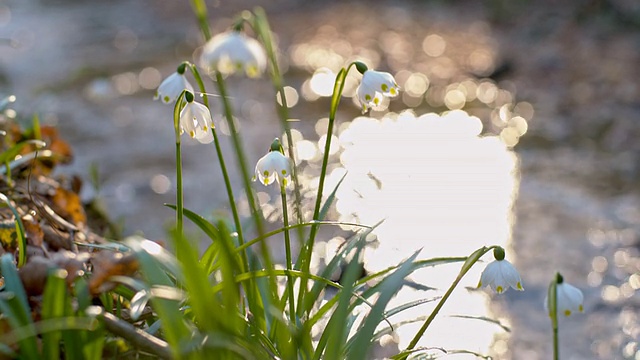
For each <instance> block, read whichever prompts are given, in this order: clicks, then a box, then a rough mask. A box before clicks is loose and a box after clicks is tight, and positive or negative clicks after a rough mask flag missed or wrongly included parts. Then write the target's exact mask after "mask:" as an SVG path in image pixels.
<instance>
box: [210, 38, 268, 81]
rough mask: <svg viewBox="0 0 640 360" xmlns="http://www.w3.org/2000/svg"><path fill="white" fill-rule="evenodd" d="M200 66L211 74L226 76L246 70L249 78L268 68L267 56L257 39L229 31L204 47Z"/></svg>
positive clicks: (260, 73)
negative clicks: (216, 73) (218, 73)
mask: <svg viewBox="0 0 640 360" xmlns="http://www.w3.org/2000/svg"><path fill="white" fill-rule="evenodd" d="M200 66H202V67H203V68H205V69H207V71H209V72H210V73H211V72H213V71H219V72H221V73H222V74H225V75H226V74H233V73H235V72H236V71H239V70H240V71H241V70H244V72H245V73H246V74H247V76H249V77H251V78H255V77H259V76H260V75H262V73H263V72H264V70H265V68H266V67H267V56H266V54H265V51H264V48H263V47H262V45H260V43H259V42H258V41H257V40H256V39H253V38H250V37H247V36H246V35H244V34H243V33H240V32H238V31H227V32H224V33H222V34H218V35H216V36H214V37H213V38H211V40H209V41H208V42H207V43H206V44H205V45H204V48H203V50H202V55H200Z"/></svg>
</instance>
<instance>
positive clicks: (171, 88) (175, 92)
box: [153, 72, 193, 104]
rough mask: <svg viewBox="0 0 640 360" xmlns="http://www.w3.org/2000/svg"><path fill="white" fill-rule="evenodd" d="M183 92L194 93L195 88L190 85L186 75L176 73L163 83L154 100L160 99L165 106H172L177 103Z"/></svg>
mask: <svg viewBox="0 0 640 360" xmlns="http://www.w3.org/2000/svg"><path fill="white" fill-rule="evenodd" d="M183 90H188V91H191V92H193V86H191V84H189V81H188V80H187V78H186V77H185V76H184V73H182V74H181V73H179V72H174V73H173V74H171V75H169V76H168V77H167V78H166V79H164V81H162V83H161V84H160V86H159V87H158V90H157V91H156V96H154V97H153V99H154V100H157V99H160V100H161V101H162V102H163V103H165V104H171V103H174V102H175V101H176V99H177V98H178V96H180V94H182V91H183Z"/></svg>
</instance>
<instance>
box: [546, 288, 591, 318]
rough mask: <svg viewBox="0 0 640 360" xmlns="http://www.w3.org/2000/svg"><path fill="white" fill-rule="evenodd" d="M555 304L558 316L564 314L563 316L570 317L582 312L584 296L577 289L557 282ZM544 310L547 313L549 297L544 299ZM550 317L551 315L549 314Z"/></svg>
mask: <svg viewBox="0 0 640 360" xmlns="http://www.w3.org/2000/svg"><path fill="white" fill-rule="evenodd" d="M556 294H557V299H558V300H557V303H556V308H557V311H558V314H564V316H570V315H571V314H573V313H575V312H583V311H584V306H583V301H584V295H582V291H580V289H578V288H577V287H575V286H573V285H571V284H567V283H566V282H564V281H563V282H559V283H558V285H557V286H556ZM544 309H545V310H546V311H547V312H549V295H547V297H545V299H544ZM549 316H551V314H549Z"/></svg>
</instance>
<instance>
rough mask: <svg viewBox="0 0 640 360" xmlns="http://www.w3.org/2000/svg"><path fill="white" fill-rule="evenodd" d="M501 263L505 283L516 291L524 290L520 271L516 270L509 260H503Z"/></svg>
mask: <svg viewBox="0 0 640 360" xmlns="http://www.w3.org/2000/svg"><path fill="white" fill-rule="evenodd" d="M499 263H500V270H501V272H502V277H503V279H504V281H505V283H506V284H507V285H508V286H511V287H512V288H514V289H516V290H524V289H523V288H522V279H520V274H518V270H516V268H515V267H514V266H513V265H512V264H511V263H510V262H509V261H507V260H502V261H500V262H499Z"/></svg>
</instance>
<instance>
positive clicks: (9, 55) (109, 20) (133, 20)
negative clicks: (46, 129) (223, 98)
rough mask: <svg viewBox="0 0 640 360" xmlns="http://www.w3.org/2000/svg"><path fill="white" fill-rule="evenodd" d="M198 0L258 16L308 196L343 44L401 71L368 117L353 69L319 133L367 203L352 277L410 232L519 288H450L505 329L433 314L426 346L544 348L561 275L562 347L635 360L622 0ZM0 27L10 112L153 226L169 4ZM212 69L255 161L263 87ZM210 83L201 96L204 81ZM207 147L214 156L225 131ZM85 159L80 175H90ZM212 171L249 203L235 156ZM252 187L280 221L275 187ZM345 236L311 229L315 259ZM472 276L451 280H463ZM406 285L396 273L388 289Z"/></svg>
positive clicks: (632, 51)
mask: <svg viewBox="0 0 640 360" xmlns="http://www.w3.org/2000/svg"><path fill="white" fill-rule="evenodd" d="M207 3H208V5H209V12H210V13H209V15H210V19H211V26H212V28H213V29H214V32H220V31H224V30H225V29H226V28H227V27H228V26H229V25H230V23H231V21H232V17H233V16H235V15H237V14H238V12H240V11H242V10H244V9H251V8H253V7H254V6H257V5H259V6H262V7H263V8H264V9H265V10H266V12H267V15H268V16H269V20H270V24H271V27H272V30H273V31H274V32H275V34H276V36H277V41H278V45H279V48H280V50H281V54H280V61H281V66H282V69H283V70H284V71H285V81H286V83H287V85H288V86H289V87H288V88H287V90H286V92H287V93H286V95H287V98H288V102H289V105H290V106H291V109H290V115H291V121H292V127H293V128H294V129H295V131H294V135H295V138H296V140H297V142H298V158H299V166H300V169H301V172H302V177H303V183H304V184H305V186H306V187H307V188H308V189H311V190H312V191H310V195H312V193H313V192H314V191H313V189H314V186H315V187H317V179H316V177H317V175H318V172H319V171H318V169H319V164H320V159H321V156H322V153H321V150H320V149H322V148H323V145H324V141H325V139H326V124H327V119H326V117H327V116H328V109H329V100H328V98H327V97H328V96H330V93H331V86H332V81H333V80H334V77H335V72H337V71H338V70H339V69H340V68H341V67H342V66H344V65H346V64H347V63H348V62H349V61H353V60H362V61H364V62H365V63H367V64H368V65H369V67H370V68H375V69H379V70H383V71H389V72H391V73H392V74H394V76H395V77H396V79H397V80H398V83H399V85H400V86H401V87H402V89H403V91H402V92H401V95H400V96H399V97H398V98H396V99H393V100H392V101H391V102H390V104H389V108H388V109H387V110H384V111H372V112H371V113H370V114H367V116H366V117H365V116H362V115H361V114H360V109H359V107H358V106H357V105H356V104H355V103H354V102H353V101H352V95H353V93H354V90H355V86H356V85H357V81H358V80H359V75H356V74H353V76H351V77H350V78H349V82H348V83H347V86H346V89H345V97H344V98H343V101H342V104H341V107H340V111H339V113H338V117H337V131H336V133H335V134H334V136H335V138H334V139H333V141H332V144H333V145H334V146H332V149H331V159H332V165H331V167H330V176H329V185H327V186H328V188H332V187H331V186H332V184H335V183H336V182H337V181H338V180H339V179H340V178H341V177H342V175H343V174H345V173H346V174H347V176H346V178H345V183H344V184H343V185H342V186H341V188H340V191H339V192H338V194H337V198H338V200H337V202H336V208H335V210H334V212H333V213H332V215H331V216H332V218H334V219H340V220H343V221H358V222H361V223H363V224H368V225H371V224H374V223H377V222H378V221H380V220H381V219H386V220H385V222H384V223H383V225H382V226H381V227H380V228H378V229H377V231H376V237H375V239H372V246H371V249H369V250H368V251H367V254H366V259H365V260H366V263H365V268H366V270H367V271H375V270H377V269H380V268H384V267H386V266H389V265H391V264H393V263H396V262H397V261H399V260H401V259H403V258H405V257H407V256H409V255H410V254H411V253H413V252H414V251H415V250H416V249H418V248H423V250H422V257H423V258H428V257H435V256H443V255H444V256H464V255H468V254H469V253H470V252H471V251H472V250H473V249H475V248H477V247H479V246H482V245H491V244H500V245H502V246H505V247H506V248H507V259H508V260H510V261H512V262H513V263H514V264H515V265H516V267H518V269H519V270H520V271H521V275H522V277H523V282H524V287H525V290H526V291H525V292H515V291H511V290H510V291H508V292H507V293H506V294H504V295H502V296H488V295H487V294H486V292H483V291H469V292H467V291H465V290H464V289H459V290H458V291H457V293H459V297H460V298H459V299H457V300H454V301H459V302H457V305H456V304H450V306H449V307H445V310H449V311H450V314H449V315H469V314H471V315H474V316H490V317H493V318H498V319H499V320H500V321H501V323H502V324H503V325H506V326H508V327H509V328H510V329H511V332H509V333H507V332H505V331H504V330H503V329H502V328H500V327H499V326H496V325H495V324H487V323H485V322H482V321H478V320H473V319H459V318H455V317H447V316H444V317H443V322H442V324H440V325H438V326H439V328H438V330H437V331H433V332H432V334H427V339H426V340H425V341H426V343H425V344H424V345H425V346H442V347H445V348H447V349H468V350H472V351H478V352H482V353H487V354H491V355H493V356H494V357H495V358H497V359H549V358H550V357H551V355H550V354H551V334H550V324H549V321H548V318H547V317H546V315H544V310H543V309H542V302H543V299H544V295H545V293H546V288H547V286H548V283H549V281H550V280H551V278H552V276H553V274H554V273H555V272H556V271H560V272H561V273H562V274H563V275H564V277H565V280H566V281H567V282H569V283H571V284H573V285H576V286H577V287H579V288H580V289H582V291H583V292H584V294H585V313H584V314H579V315H577V316H572V317H571V318H569V319H563V320H564V321H562V322H561V325H560V326H561V330H560V336H561V353H562V354H563V358H564V359H636V360H638V359H640V348H639V346H640V345H639V342H640V311H639V310H640V293H639V291H638V289H640V238H639V237H638V231H639V230H640V207H639V205H640V196H639V195H640V194H639V192H638V190H639V189H640V187H639V182H638V178H639V174H640V160H639V159H640V158H639V156H638V155H640V142H639V141H638V139H639V138H640V3H639V2H637V1H634V0H572V1H552V0H547V1H537V2H533V1H525V0H522V1H505V0H492V1H484V2H476V1H462V0H460V1H448V2H447V1H408V0H401V1H299V0H297V1H294V0H274V1H244V0H242V1H208V2H207ZM0 40H1V41H2V44H1V45H0V95H2V96H3V97H4V96H6V95H10V94H14V95H16V97H17V101H16V102H15V103H14V104H13V106H12V109H13V110H15V112H16V114H17V116H18V117H21V116H23V117H24V118H25V120H26V119H29V118H30V116H31V114H33V113H38V114H39V115H40V118H41V121H42V122H43V123H46V124H52V125H56V126H57V127H58V129H59V130H60V133H61V134H62V138H63V139H65V140H67V141H68V142H69V143H70V144H71V145H72V147H73V149H74V152H75V159H74V162H73V163H72V164H71V165H69V166H67V167H66V169H65V173H67V174H75V175H79V176H80V177H82V178H83V179H84V180H85V186H84V188H83V192H82V196H83V199H84V200H85V201H90V200H91V199H94V198H96V197H99V198H100V199H102V201H104V204H105V206H106V208H107V209H108V213H109V214H110V216H111V217H112V218H113V219H114V220H115V221H116V222H117V223H118V224H120V225H122V226H123V233H124V234H133V233H141V234H144V236H146V237H148V238H151V239H154V240H162V239H163V238H164V237H165V236H166V229H167V227H168V226H170V225H171V223H172V221H173V219H174V213H173V211H172V210H170V209H168V208H166V207H164V206H163V204H164V203H174V202H175V165H174V164H175V158H174V138H173V129H172V123H171V121H172V119H171V109H172V108H171V107H170V106H168V105H164V104H162V103H160V102H158V101H155V102H154V101H153V100H152V97H153V95H154V93H155V89H156V88H157V86H158V85H159V84H160V82H161V81H162V79H163V78H164V77H166V76H167V75H169V74H170V73H172V72H173V71H175V68H176V66H177V65H178V64H179V63H180V62H181V61H183V60H191V61H193V56H194V53H197V49H198V47H199V46H201V45H202V38H201V36H200V34H199V31H198V28H197V26H196V22H195V19H194V16H193V14H192V12H191V9H190V7H189V5H188V2H186V1H169V0H159V1H158V0H156V1H149V0H138V1H133V0H116V1H109V2H92V1H80V0H58V1H55V0H40V1H36V0H20V1H18V0H13V1H11V0H9V1H3V2H2V3H0ZM228 85H229V87H230V93H231V96H232V97H233V98H232V102H233V104H234V108H235V113H236V116H237V121H238V124H239V128H240V131H241V134H242V137H243V139H244V144H245V148H246V151H247V155H248V157H249V161H250V162H253V161H256V160H257V159H259V158H260V157H261V156H262V155H263V154H264V153H265V152H266V150H267V149H268V146H269V144H270V143H271V141H272V140H273V138H274V137H276V136H281V130H280V126H279V122H278V120H277V116H276V113H275V107H274V101H275V98H276V96H275V93H274V91H273V89H272V86H271V85H270V83H269V81H268V79H267V78H266V77H265V78H263V79H261V80H257V81H256V80H247V79H244V78H242V77H232V78H229V80H228ZM207 87H208V89H209V92H212V93H214V94H215V91H214V90H213V89H214V88H215V87H214V86H213V85H212V83H211V82H208V83H207ZM213 103H214V106H213V112H214V116H215V120H214V121H216V125H217V126H218V129H220V131H221V132H222V133H223V134H228V130H227V129H226V127H225V126H224V121H223V120H222V118H221V116H220V112H221V108H220V104H219V102H218V101H216V99H215V96H214V97H213ZM408 109H411V110H408ZM222 141H223V151H224V152H225V156H226V158H227V159H228V160H227V162H228V163H230V164H233V163H234V160H232V159H234V158H233V154H232V150H231V147H230V141H229V138H228V137H227V136H223V138H222ZM183 144H184V150H183V154H184V160H183V163H184V179H185V206H186V207H187V208H189V209H191V210H194V211H196V212H198V213H200V214H203V215H204V216H227V215H228V208H227V205H226V196H225V192H224V189H223V186H224V185H223V183H222V178H221V175H220V171H219V167H218V165H217V162H216V159H215V154H214V152H213V151H214V150H213V147H212V146H206V145H200V144H199V143H196V142H191V141H189V140H188V139H185V140H184V141H183ZM251 166H253V165H251ZM92 168H94V169H97V171H98V173H99V184H100V186H99V188H98V189H96V188H94V187H92V186H91V185H90V177H91V176H90V174H91V170H90V169H92ZM231 174H232V176H233V178H232V181H233V182H234V184H237V186H236V189H235V192H236V195H237V196H238V197H239V198H240V203H241V208H244V209H243V211H245V214H246V206H242V189H241V187H240V183H241V182H240V180H239V178H238V176H237V171H235V170H234V168H233V166H232V169H231ZM255 189H256V191H258V195H259V198H260V201H261V204H262V206H263V210H264V212H265V215H266V216H267V218H268V219H270V220H271V221H272V222H273V226H274V227H277V226H278V221H279V220H278V219H279V212H280V210H278V207H279V205H278V204H279V202H278V198H277V194H276V193H274V192H273V190H274V189H268V188H264V187H262V186H261V185H259V184H256V187H255ZM349 230H351V229H348V228H344V229H332V230H325V231H324V232H323V233H322V238H323V239H325V240H327V241H326V242H323V243H321V246H320V247H319V250H318V253H317V254H316V255H317V256H315V260H316V263H317V264H319V265H321V264H322V261H323V258H324V257H325V256H327V257H330V256H331V254H332V252H333V251H335V248H336V247H337V246H338V245H339V244H340V242H341V241H342V240H343V239H344V237H346V236H348V233H349ZM273 246H274V251H275V252H278V251H279V250H280V247H281V245H279V244H278V243H274V244H273ZM489 258H490V257H489V256H487V259H485V260H488V259H489ZM479 267H480V268H481V267H482V266H479ZM450 270H451V271H450V272H449V273H448V274H449V275H443V274H437V273H436V274H434V273H427V274H425V275H424V277H421V276H423V275H416V276H415V277H414V278H413V280H414V281H416V282H418V283H424V284H426V285H429V286H435V287H443V286H446V285H447V284H448V283H450V282H451V280H452V279H453V277H454V274H455V272H457V270H458V269H457V266H456V267H452V268H451V269H450ZM478 275H479V270H477V272H476V273H475V274H470V275H468V277H467V280H468V283H467V284H465V285H466V286H469V287H474V286H475V284H476V281H477V278H478V277H477V276H478ZM437 279H442V280H437ZM438 281H442V282H441V283H439V282H438ZM470 294H471V295H470ZM416 296H419V295H418V294H417V293H416V292H415V291H413V290H410V289H409V290H407V292H406V293H403V294H399V296H398V301H409V300H410V299H412V298H415V297H416ZM420 296H424V294H422V295H420ZM470 297H472V298H473V299H472V300H470ZM424 311H425V312H423V313H418V314H416V313H413V314H411V315H410V316H409V317H411V316H413V317H415V316H421V315H424V314H427V313H428V312H426V311H427V310H424ZM461 320H462V321H461ZM478 323H482V324H478ZM477 326H483V327H482V328H481V327H477ZM407 328H408V329H409V330H407V332H408V333H411V332H412V331H411V329H410V327H407ZM463 329H467V330H468V331H467V332H463V331H464V330H463ZM413 331H415V330H413ZM407 337H409V339H410V336H407V335H405V334H403V333H402V332H401V331H399V332H398V333H397V334H393V335H392V336H389V337H388V338H384V339H383V340H384V341H383V344H381V347H382V348H391V349H393V348H394V347H396V348H403V347H404V346H406V342H407V341H408V340H409V339H407ZM384 354H385V353H384V350H381V351H380V354H379V356H380V357H384ZM464 356H468V355H451V358H462V357H464Z"/></svg>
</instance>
